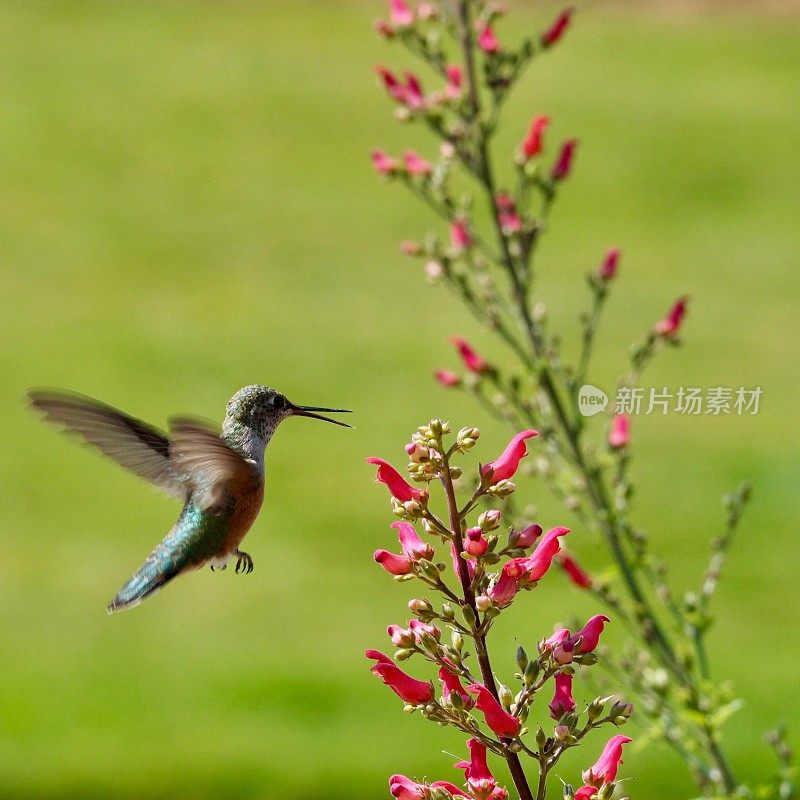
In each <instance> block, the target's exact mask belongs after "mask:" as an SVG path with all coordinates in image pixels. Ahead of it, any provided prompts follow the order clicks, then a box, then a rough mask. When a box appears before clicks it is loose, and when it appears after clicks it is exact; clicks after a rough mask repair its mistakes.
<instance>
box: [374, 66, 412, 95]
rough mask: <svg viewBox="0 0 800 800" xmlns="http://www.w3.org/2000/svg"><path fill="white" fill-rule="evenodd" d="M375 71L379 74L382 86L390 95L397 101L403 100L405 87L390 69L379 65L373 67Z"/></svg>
mask: <svg viewBox="0 0 800 800" xmlns="http://www.w3.org/2000/svg"><path fill="white" fill-rule="evenodd" d="M375 72H377V73H378V75H379V76H380V79H381V80H382V81H383V86H384V88H385V89H386V91H387V92H389V95H390V97H393V98H394V99H395V100H397V102H398V103H402V102H404V100H405V87H404V86H403V84H402V83H401V82H400V81H399V80H398V79H397V76H396V75H395V74H394V73H393V72H392V71H391V70H389V69H387V68H386V67H382V66H380V65H379V66H377V67H375Z"/></svg>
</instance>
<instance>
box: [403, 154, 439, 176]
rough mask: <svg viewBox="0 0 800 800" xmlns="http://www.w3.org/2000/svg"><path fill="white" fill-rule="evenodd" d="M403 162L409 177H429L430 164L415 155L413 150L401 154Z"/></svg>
mask: <svg viewBox="0 0 800 800" xmlns="http://www.w3.org/2000/svg"><path fill="white" fill-rule="evenodd" d="M403 161H404V162H405V165H406V170H407V171H408V174H409V175H430V173H431V169H432V167H431V163H430V161H426V160H425V159H424V158H423V157H422V156H421V155H419V154H418V153H415V152H414V151H413V150H406V152H405V153H403Z"/></svg>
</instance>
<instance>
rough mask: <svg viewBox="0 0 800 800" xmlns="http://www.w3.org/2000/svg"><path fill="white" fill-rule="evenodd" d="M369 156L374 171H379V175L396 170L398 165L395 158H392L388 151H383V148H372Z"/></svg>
mask: <svg viewBox="0 0 800 800" xmlns="http://www.w3.org/2000/svg"><path fill="white" fill-rule="evenodd" d="M371 158H372V166H373V167H374V168H375V171H376V172H379V173H380V174H381V175H393V174H394V173H395V172H397V169H398V167H399V164H398V163H397V160H396V159H394V158H392V157H391V156H390V155H389V154H388V153H384V152H383V150H373V151H372V153H371Z"/></svg>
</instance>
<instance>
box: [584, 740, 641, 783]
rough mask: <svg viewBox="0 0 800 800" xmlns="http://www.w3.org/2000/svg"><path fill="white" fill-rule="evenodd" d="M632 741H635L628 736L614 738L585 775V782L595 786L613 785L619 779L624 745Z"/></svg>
mask: <svg viewBox="0 0 800 800" xmlns="http://www.w3.org/2000/svg"><path fill="white" fill-rule="evenodd" d="M630 741H633V740H632V739H631V738H630V737H628V736H622V735H618V736H612V737H611V738H610V739H609V740H608V743H607V744H606V746H605V747H604V748H603V752H602V753H601V754H600V758H598V759H597V761H596V762H595V764H594V766H592V767H590V768H589V769H587V770H586V771H585V772H584V773H583V775H582V777H583V780H584V781H585V782H586V783H591V784H592V785H594V786H601V785H602V784H604V783H612V782H613V781H614V779H615V778H616V777H617V770H618V769H619V765H620V764H621V763H622V745H624V744H627V743H628V742H630Z"/></svg>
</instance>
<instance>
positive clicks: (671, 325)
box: [656, 297, 689, 336]
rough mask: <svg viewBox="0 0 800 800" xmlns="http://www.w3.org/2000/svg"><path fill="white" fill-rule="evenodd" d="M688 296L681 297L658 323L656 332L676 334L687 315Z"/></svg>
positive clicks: (665, 334) (662, 334)
mask: <svg viewBox="0 0 800 800" xmlns="http://www.w3.org/2000/svg"><path fill="white" fill-rule="evenodd" d="M688 302H689V298H688V297H681V298H679V299H678V300H677V301H676V303H675V305H674V306H672V308H671V309H670V311H669V314H667V316H666V317H664V319H662V320H661V321H660V322H659V323H657V324H656V333H657V334H658V335H659V336H674V335H675V334H676V333H677V332H678V331H679V330H680V327H681V323H682V322H683V318H684V317H685V316H686V305H687V304H688Z"/></svg>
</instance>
